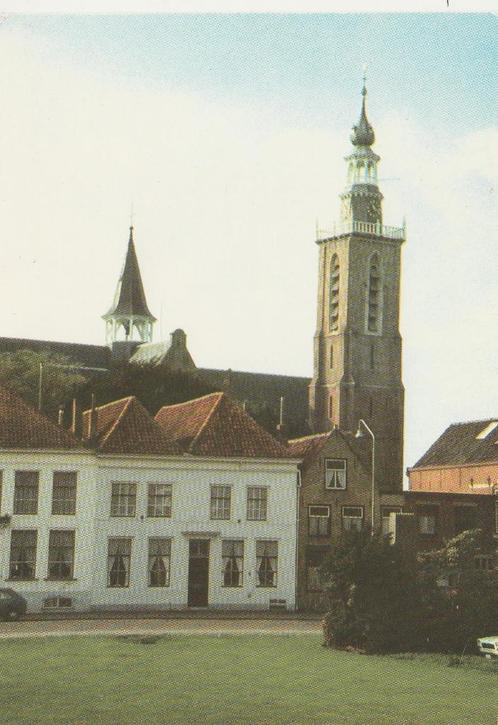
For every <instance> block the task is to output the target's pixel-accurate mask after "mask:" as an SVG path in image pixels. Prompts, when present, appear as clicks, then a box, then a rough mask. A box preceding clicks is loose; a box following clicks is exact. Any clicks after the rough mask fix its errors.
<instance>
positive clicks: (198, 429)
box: [156, 393, 292, 458]
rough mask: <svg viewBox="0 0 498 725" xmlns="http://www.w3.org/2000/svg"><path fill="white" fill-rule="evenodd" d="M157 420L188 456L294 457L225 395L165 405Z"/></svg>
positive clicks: (205, 396) (218, 394)
mask: <svg viewBox="0 0 498 725" xmlns="http://www.w3.org/2000/svg"><path fill="white" fill-rule="evenodd" d="M156 421H157V422H158V423H159V425H160V426H161V428H162V430H163V431H164V433H165V434H166V436H167V437H168V438H171V439H173V440H175V441H176V442H177V443H178V444H179V445H180V446H181V448H182V450H183V451H185V452H186V453H191V454H192V455H199V456H216V457H219V458H225V457H227V458H229V457H233V456H236V457H241V458H292V456H291V455H290V454H289V451H288V450H287V448H286V447H285V446H283V445H282V444H281V443H279V442H278V441H277V440H276V439H275V438H274V437H273V436H272V435H270V433H267V432H266V431H265V430H264V429H263V428H261V426H259V425H258V424H257V423H256V421H254V420H253V419H252V418H251V416H250V415H248V414H247V413H245V412H244V411H243V410H242V408H240V407H239V406H238V405H236V404H235V403H234V402H233V401H232V400H231V399H230V398H229V397H228V396H227V395H225V393H211V394H210V395H204V396H203V397H202V398H196V399H195V400H189V401H187V402H186V403H179V404H177V405H165V406H164V407H162V408H161V409H160V410H159V412H158V413H157V414H156Z"/></svg>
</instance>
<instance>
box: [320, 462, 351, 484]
mask: <svg viewBox="0 0 498 725" xmlns="http://www.w3.org/2000/svg"><path fill="white" fill-rule="evenodd" d="M325 488H346V460H345V459H344V458H326V459H325Z"/></svg>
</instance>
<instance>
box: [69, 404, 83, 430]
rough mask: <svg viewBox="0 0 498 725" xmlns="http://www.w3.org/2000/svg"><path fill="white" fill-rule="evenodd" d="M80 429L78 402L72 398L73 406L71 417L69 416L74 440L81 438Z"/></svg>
mask: <svg viewBox="0 0 498 725" xmlns="http://www.w3.org/2000/svg"><path fill="white" fill-rule="evenodd" d="M81 427H82V421H81V413H80V410H79V407H78V401H77V400H76V398H73V404H72V415H71V433H72V434H73V435H74V436H75V437H76V438H81Z"/></svg>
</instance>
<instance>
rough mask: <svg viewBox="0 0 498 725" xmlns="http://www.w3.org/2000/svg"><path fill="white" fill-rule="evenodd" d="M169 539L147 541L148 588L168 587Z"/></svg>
mask: <svg viewBox="0 0 498 725" xmlns="http://www.w3.org/2000/svg"><path fill="white" fill-rule="evenodd" d="M170 564H171V539H149V586H150V587H168V586H169V580H170V568H171V567H170Z"/></svg>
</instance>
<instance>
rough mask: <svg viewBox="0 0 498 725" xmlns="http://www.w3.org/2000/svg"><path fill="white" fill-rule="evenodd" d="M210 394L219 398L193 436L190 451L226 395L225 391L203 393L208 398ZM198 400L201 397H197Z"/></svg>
mask: <svg viewBox="0 0 498 725" xmlns="http://www.w3.org/2000/svg"><path fill="white" fill-rule="evenodd" d="M210 395H213V396H217V397H218V399H217V400H216V401H215V402H214V403H213V407H212V408H211V410H210V411H209V413H208V415H207V416H206V418H205V420H204V422H203V423H202V425H201V427H200V428H199V430H198V431H197V433H196V435H195V436H194V438H193V439H192V441H191V442H190V445H189V450H190V451H192V450H193V449H194V446H195V444H196V443H197V441H198V440H199V437H200V435H201V433H202V432H203V431H204V429H205V428H206V427H207V424H208V423H209V421H210V420H211V417H212V415H213V413H214V411H215V410H216V409H217V408H218V407H219V405H220V403H221V401H222V400H223V398H224V396H225V394H224V393H210V394H209V395H203V396H202V397H203V398H208V397H209V396H210ZM197 400H201V398H197Z"/></svg>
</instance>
